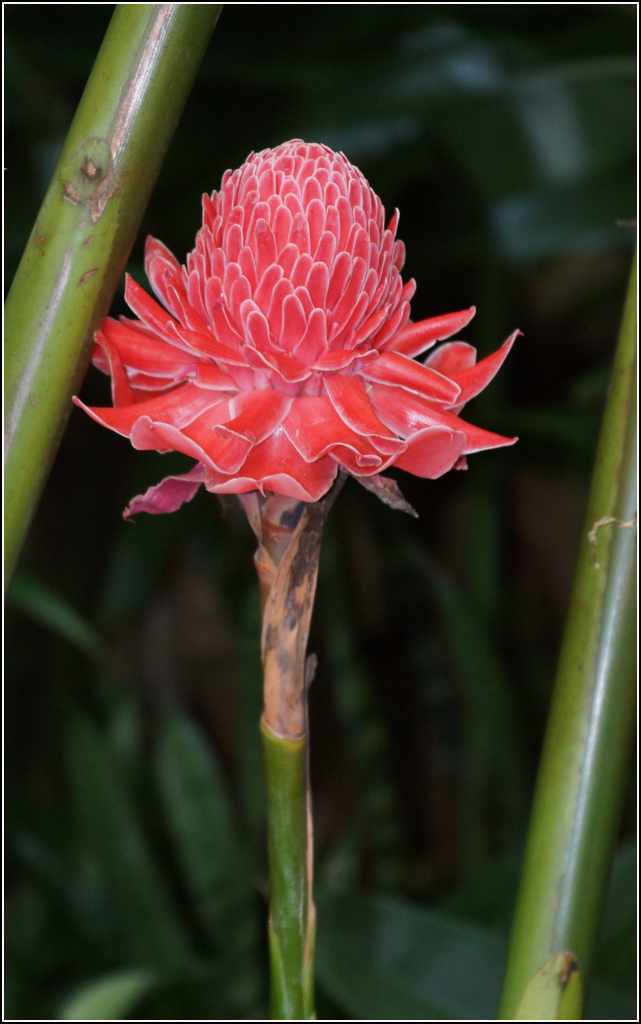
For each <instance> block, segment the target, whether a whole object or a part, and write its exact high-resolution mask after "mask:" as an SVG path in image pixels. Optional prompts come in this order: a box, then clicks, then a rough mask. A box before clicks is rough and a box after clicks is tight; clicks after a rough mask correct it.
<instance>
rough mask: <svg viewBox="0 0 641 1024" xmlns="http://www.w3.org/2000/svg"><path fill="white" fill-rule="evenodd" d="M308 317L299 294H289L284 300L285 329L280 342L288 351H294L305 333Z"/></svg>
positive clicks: (279, 339)
mask: <svg viewBox="0 0 641 1024" xmlns="http://www.w3.org/2000/svg"><path fill="white" fill-rule="evenodd" d="M306 328H307V317H306V316H305V310H304V309H303V306H302V303H301V301H300V299H299V298H298V296H297V295H288V296H287V297H286V299H285V301H284V302H283V329H282V331H281V334H280V338H278V343H279V344H280V345H281V347H282V348H284V349H285V350H286V351H287V352H293V351H294V349H295V348H296V346H297V345H298V342H299V341H300V340H301V338H302V337H303V335H304V334H305V330H306Z"/></svg>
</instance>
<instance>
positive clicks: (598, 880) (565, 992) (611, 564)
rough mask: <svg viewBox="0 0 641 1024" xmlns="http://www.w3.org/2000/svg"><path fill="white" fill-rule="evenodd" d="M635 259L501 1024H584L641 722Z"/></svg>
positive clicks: (555, 697)
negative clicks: (539, 1023) (516, 1023)
mask: <svg viewBox="0 0 641 1024" xmlns="http://www.w3.org/2000/svg"><path fill="white" fill-rule="evenodd" d="M636 363H637V358H636V259H635V261H634V265H633V268H632V276H631V280H630V287H629V291H628V297H627V301H626V305H625V310H624V314H623V321H622V326H621V333H620V337H619V343H618V347H617V354H616V358H615V363H614V370H613V375H612V381H611V385H610V393H609V397H608V403H607V407H606V411H605V415H604V420H603V428H602V432H601V439H600V442H599V448H598V451H597V458H596V465H595V471H594V477H593V481H592V488H591V492H590V500H589V504H588V511H587V516H586V521H585V527H584V532H583V542H582V545H581V550H580V553H579V562H578V567H577V573H576V579H575V586H574V591H573V595H572V601H571V605H570V612H569V615H568V622H567V627H566V632H565V636H564V640H563V647H562V651H561V658H560V661H559V669H558V674H557V679H556V683H555V688H554V695H553V701H552V709H551V712H550V719H549V722H548V728H547V734H546V739H545V744H544V749H543V754H542V758H541V766H540V771H539V780H538V784H537V790H536V794H535V800H534V808H533V812H532V821H531V825H530V832H529V836H528V843H527V849H526V854H525V863H524V868H523V875H522V879H521V888H520V892H519V897H518V901H517V908H516V915H515V921H514V926H513V932H512V938H511V943H510V950H509V954H508V960H507V965H506V970H505V977H504V982H503V992H502V997H501V1003H500V1007H499V1013H498V1019H499V1020H580V1019H581V1017H582V1009H583V1006H584V1004H585V994H586V988H587V985H588V982H589V976H590V969H591V964H592V959H593V953H594V944H595V939H596V936H597V931H598V926H599V921H600V917H601V912H602V908H603V898H604V894H605V890H606V886H607V882H608V878H609V873H610V866H611V856H612V850H613V846H614V841H615V838H616V832H617V828H618V825H619V817H620V809H621V804H622V800H623V792H624V787H625V782H626V767H627V763H628V754H629V746H630V738H631V732H632V725H633V720H634V711H633V709H634V677H635V652H636V644H635V622H636V501H637V497H636V485H637V472H636Z"/></svg>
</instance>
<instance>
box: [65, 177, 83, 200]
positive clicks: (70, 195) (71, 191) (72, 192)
mask: <svg viewBox="0 0 641 1024" xmlns="http://www.w3.org/2000/svg"><path fill="white" fill-rule="evenodd" d="M62 198H63V199H64V201H65V203H70V205H71V206H80V205H81V204H82V199H81V198H80V196H79V195H78V193H77V191H76V189H75V188H74V186H73V185H72V184H71V182H70V181H63V183H62Z"/></svg>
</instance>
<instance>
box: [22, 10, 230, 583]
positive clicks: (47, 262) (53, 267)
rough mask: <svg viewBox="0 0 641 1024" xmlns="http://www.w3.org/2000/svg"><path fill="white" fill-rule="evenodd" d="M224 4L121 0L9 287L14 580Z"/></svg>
mask: <svg viewBox="0 0 641 1024" xmlns="http://www.w3.org/2000/svg"><path fill="white" fill-rule="evenodd" d="M221 7H222V4H119V5H118V6H117V8H116V11H115V13H114V16H113V18H112V20H111V23H110V25H109V29H108V31H107V34H106V36H105V39H104V42H103V45H102V47H101V49H100V53H99V54H98V57H97V59H96V63H95V65H94V68H93V71H92V73H91V76H90V78H89V81H88V82H87V86H86V88H85V91H84V93H83V96H82V99H81V101H80V105H79V107H78V110H77V112H76V115H75V117H74V120H73V123H72V125H71V128H70V130H69V134H68V136H67V139H66V142H65V145H64V147H63V150H62V153H61V154H60V159H59V161H58V164H57V166H56V169H55V171H54V174H53V178H52V179H51V183H50V185H49V188H48V190H47V193H46V195H45V198H44V201H43V204H42V207H41V208H40V212H39V213H38V217H37V219H36V223H35V225H34V228H33V231H32V233H31V236H30V238H29V241H28V242H27V246H26V249H25V252H24V255H23V258H22V261H21V263H20V266H19V268H18V271H17V274H16V277H15V279H14V282H13V285H12V288H11V291H10V293H9V296H8V298H7V304H6V312H5V352H6V359H5V409H6V416H5V455H6V469H5V482H6V489H5V490H6V493H5V573H6V579H7V580H8V579H9V578H10V576H11V573H12V571H13V568H14V565H15V562H16V560H17V557H18V554H19V552H20V547H21V545H22V542H23V540H24V536H25V534H26V531H27V528H28V525H29V522H30V520H31V517H32V515H33V512H34V510H35V507H36V505H37V502H38V499H39V496H40V493H41V491H42V488H43V487H44V484H45V481H46V479H47V475H48V473H49V469H50V467H51V463H52V461H53V458H54V455H55V452H56V450H57V447H58V444H59V441H60V438H61V436H62V433H63V430H64V426H65V423H66V421H67V418H68V416H69V413H70V411H71V408H72V406H71V395H72V394H73V393H74V392H75V391H77V390H78V388H79V386H80V384H81V382H82V379H83V376H84V373H85V371H86V368H87V365H88V362H89V358H90V355H91V347H92V335H93V332H94V330H95V329H96V328H97V327H99V326H100V323H101V321H102V320H103V318H104V316H105V315H106V313H107V311H108V308H109V304H110V303H111V299H112V297H113V293H114V291H115V288H116V285H117V283H118V280H119V279H120V277H121V275H122V272H123V270H124V267H125V264H126V261H127V257H128V255H129V251H130V249H131V246H132V244H133V241H134V239H135V237H136V233H137V231H138V228H139V225H140V221H141V218H142V215H143V212H144V210H145V207H146V205H147V202H148V200H149V196H150V194H151V191H152V188H153V186H154V183H155V181H156V178H157V176H158V172H159V170H160V167H161V165H162V161H163V158H164V155H165V152H166V150H167V147H168V145H169V142H170V140H171V137H172V135H173V132H174V129H175V127H176V125H177V123H178V119H179V117H180V114H181V111H182V109H183V106H184V104H185V101H186V99H187V96H188V94H189V90H190V88H191V86H192V83H193V81H194V78H195V76H196V72H197V70H198V66H199V64H200V61H201V59H202V56H203V54H204V52H205V49H206V47H207V44H208V41H209V38H210V36H211V33H212V31H213V28H214V25H215V23H216V19H217V18H218V15H219V13H220V10H221Z"/></svg>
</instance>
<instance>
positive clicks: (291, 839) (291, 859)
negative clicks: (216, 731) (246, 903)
mask: <svg viewBox="0 0 641 1024" xmlns="http://www.w3.org/2000/svg"><path fill="white" fill-rule="evenodd" d="M261 734H262V741H263V754H264V758H265V779H266V784H267V823H268V824H267V838H268V843H269V898H270V917H269V954H270V966H271V971H270V975H271V1004H272V1020H311V1019H313V1015H314V990H313V986H314V978H313V971H314V935H315V910H314V903H313V901H312V892H311V885H312V878H311V864H310V854H311V850H310V846H309V842H311V835H310V834H309V833H308V824H309V821H308V809H309V808H308V805H309V784H308V775H307V737H303V738H301V739H289V738H287V737H280V736H277V735H275V733H273V732H272V730H271V729H270V728H269V727H268V726H266V725H265V723H264V722H261Z"/></svg>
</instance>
